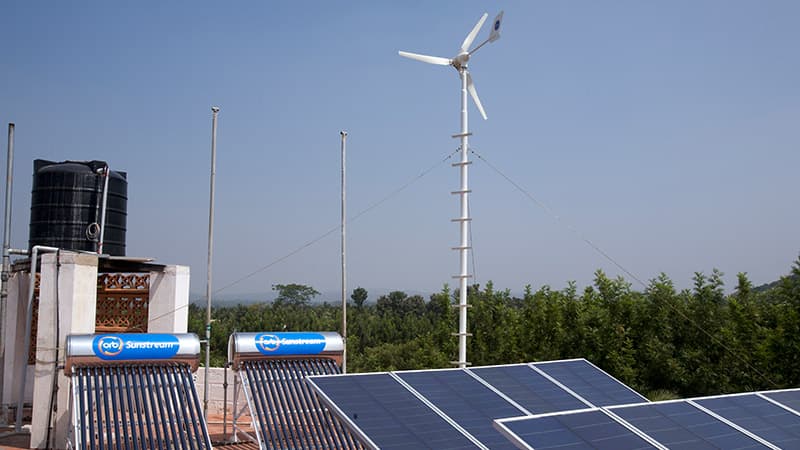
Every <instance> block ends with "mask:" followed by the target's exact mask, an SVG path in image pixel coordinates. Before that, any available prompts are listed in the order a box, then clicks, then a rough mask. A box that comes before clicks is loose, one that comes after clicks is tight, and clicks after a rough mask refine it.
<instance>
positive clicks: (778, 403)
mask: <svg viewBox="0 0 800 450" xmlns="http://www.w3.org/2000/svg"><path fill="white" fill-rule="evenodd" d="M781 392H800V388H791V389H776V390H774V391H760V392H756V395H758V396H759V397H761V398H763V399H764V400H767V401H769V402H771V403H774V404H775V405H777V406H780V407H781V408H783V409H785V410H787V411H789V412H791V413H793V414H797V415H798V416H800V410H797V409H794V408H792V407H791V406H789V405H785V404H783V403H781V402H779V401H777V400H775V399H772V398H770V397H767V395H766V394H772V393H781Z"/></svg>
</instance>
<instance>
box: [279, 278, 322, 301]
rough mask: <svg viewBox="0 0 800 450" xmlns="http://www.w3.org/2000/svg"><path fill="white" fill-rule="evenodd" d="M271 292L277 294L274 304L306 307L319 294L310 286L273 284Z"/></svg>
mask: <svg viewBox="0 0 800 450" xmlns="http://www.w3.org/2000/svg"><path fill="white" fill-rule="evenodd" d="M272 290H273V291H276V292H277V293H278V296H277V297H275V300H274V301H273V303H274V304H277V305H281V304H288V305H308V304H309V303H310V302H311V300H313V299H314V297H316V296H318V295H319V292H318V291H317V290H316V289H314V288H313V287H311V286H306V285H304V284H296V283H290V284H273V285H272Z"/></svg>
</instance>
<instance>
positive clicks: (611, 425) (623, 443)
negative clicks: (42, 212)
mask: <svg viewBox="0 0 800 450" xmlns="http://www.w3.org/2000/svg"><path fill="white" fill-rule="evenodd" d="M495 423H496V424H497V425H496V426H497V427H498V429H500V430H501V431H502V432H503V434H504V435H506V436H507V437H508V438H509V439H510V440H511V441H512V442H514V443H515V444H516V445H517V446H518V447H519V448H535V449H536V450H540V449H541V450H547V449H558V450H591V449H599V450H620V449H631V450H634V449H649V448H656V447H655V446H653V445H652V444H650V443H649V442H647V441H646V440H645V439H644V438H642V437H641V436H639V435H637V434H636V433H635V432H634V431H631V430H630V429H628V428H626V427H625V426H624V425H622V424H620V423H619V422H617V421H616V420H614V419H613V418H611V417H610V416H608V415H607V414H605V413H604V412H602V411H600V410H592V411H585V412H582V413H572V414H552V415H547V416H541V417H530V418H524V419H506V420H499V421H497V422H495Z"/></svg>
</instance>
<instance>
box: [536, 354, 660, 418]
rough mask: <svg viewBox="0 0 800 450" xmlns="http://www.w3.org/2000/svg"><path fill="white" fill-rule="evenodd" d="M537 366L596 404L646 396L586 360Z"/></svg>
mask: <svg viewBox="0 0 800 450" xmlns="http://www.w3.org/2000/svg"><path fill="white" fill-rule="evenodd" d="M533 365H534V366H536V368H538V369H539V370H541V371H542V372H544V373H546V374H547V375H549V376H551V377H553V379H555V380H556V381H558V382H559V383H561V384H563V385H564V386H566V387H567V388H569V389H570V390H572V391H573V392H575V393H576V394H578V395H580V396H581V397H583V398H584V399H586V401H588V402H590V403H591V404H592V405H594V406H611V405H623V404H626V403H642V402H646V401H647V399H646V398H644V397H642V396H641V395H639V394H638V393H636V391H634V390H633V389H631V388H629V387H628V386H625V385H624V384H622V383H620V382H619V381H617V380H615V379H614V378H613V377H611V375H609V374H607V373H605V372H603V371H602V370H600V369H598V368H597V367H595V366H594V365H592V364H590V363H589V362H588V361H586V360H585V359H576V360H570V361H555V362H548V363H534V364H533Z"/></svg>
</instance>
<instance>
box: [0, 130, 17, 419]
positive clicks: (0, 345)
mask: <svg viewBox="0 0 800 450" xmlns="http://www.w3.org/2000/svg"><path fill="white" fill-rule="evenodd" d="M13 176H14V124H13V123H9V124H8V156H7V159H6V203H5V208H6V209H5V219H4V227H3V269H2V274H0V283H2V285H0V425H5V424H6V404H5V401H4V400H5V399H4V398H3V387H4V386H5V384H4V383H5V361H6V342H5V339H4V338H3V336H4V335H5V333H6V303H7V302H8V280H9V278H10V276H9V270H10V266H11V258H10V256H9V252H8V250H9V248H11V198H12V195H11V189H12V186H13V183H12V178H13Z"/></svg>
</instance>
